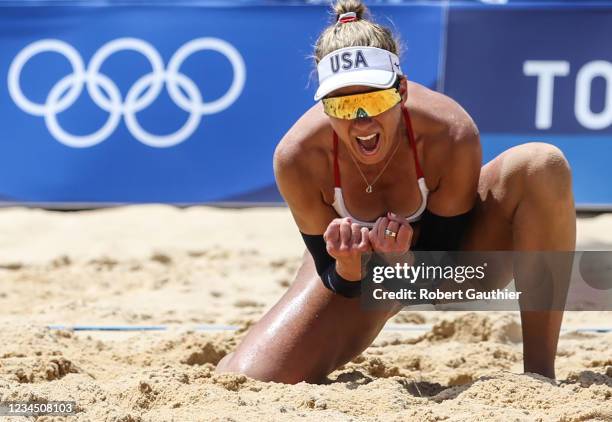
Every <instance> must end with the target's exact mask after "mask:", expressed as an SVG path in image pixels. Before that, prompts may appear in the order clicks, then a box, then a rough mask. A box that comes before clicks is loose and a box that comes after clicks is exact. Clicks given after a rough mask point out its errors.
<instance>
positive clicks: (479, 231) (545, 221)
mask: <svg viewBox="0 0 612 422" xmlns="http://www.w3.org/2000/svg"><path fill="white" fill-rule="evenodd" d="M478 193H479V201H478V202H477V205H476V209H475V215H474V220H473V221H474V223H473V224H472V226H471V227H470V230H469V234H468V238H467V244H466V249H469V250H483V251H487V250H489V251H491V250H514V251H573V250H574V249H575V246H576V214H575V210H574V201H573V195H572V187H571V173H570V169H569V165H568V163H567V161H566V160H565V158H564V157H563V154H562V153H561V151H559V150H558V149H557V148H556V147H554V146H552V145H548V144H543V143H530V144H524V145H519V146H517V147H514V148H511V149H509V150H507V151H505V152H503V153H502V154H500V155H499V156H498V157H496V158H495V159H494V160H492V161H491V162H489V163H488V164H487V165H486V166H484V167H483V168H482V171H481V176H480V182H479V189H478ZM509 270H511V269H509ZM514 278H515V283H516V285H517V288H518V289H519V290H522V291H524V292H525V293H526V294H529V292H531V293H532V295H537V294H538V290H542V285H541V284H542V283H546V282H548V281H550V280H533V279H532V278H531V277H527V279H526V278H525V277H524V274H521V273H519V272H518V271H517V268H514ZM556 282H557V283H560V285H559V286H547V287H546V288H550V289H554V288H555V287H556V290H557V291H558V290H562V289H564V288H566V287H567V286H565V285H563V280H562V279H561V278H559V279H557V280H556ZM536 283H537V284H538V285H535V284H536ZM546 288H544V289H543V290H544V291H546ZM549 291H550V290H549ZM521 306H523V303H521ZM562 318H563V311H559V310H550V311H534V310H525V311H522V312H521V320H522V331H523V360H524V369H525V372H535V373H539V374H542V375H545V376H547V377H550V378H554V376H555V369H554V361H555V354H556V350H557V341H558V339H559V330H560V328H561V320H562Z"/></svg>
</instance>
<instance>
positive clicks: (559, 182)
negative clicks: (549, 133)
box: [522, 142, 572, 200]
mask: <svg viewBox="0 0 612 422" xmlns="http://www.w3.org/2000/svg"><path fill="white" fill-rule="evenodd" d="M524 147H525V150H526V151H525V154H524V155H523V157H524V159H525V162H524V163H523V166H522V167H523V170H524V172H523V176H524V180H523V181H524V187H525V189H526V192H527V193H534V194H536V195H538V196H540V197H543V198H547V199H552V200H555V199H566V198H568V196H571V195H570V194H571V189H572V172H571V168H570V165H569V162H568V161H567V159H566V158H565V156H564V154H563V152H562V151H561V150H560V149H559V148H557V147H556V146H554V145H551V144H547V143H543V142H532V143H529V144H525V145H524Z"/></svg>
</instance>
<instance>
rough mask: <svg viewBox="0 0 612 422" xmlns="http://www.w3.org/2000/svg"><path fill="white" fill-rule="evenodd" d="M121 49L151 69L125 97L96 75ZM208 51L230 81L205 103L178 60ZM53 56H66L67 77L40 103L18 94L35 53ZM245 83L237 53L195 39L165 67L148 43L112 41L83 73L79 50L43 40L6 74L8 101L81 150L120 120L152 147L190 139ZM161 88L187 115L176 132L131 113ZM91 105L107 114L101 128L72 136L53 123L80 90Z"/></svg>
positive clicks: (225, 46)
mask: <svg viewBox="0 0 612 422" xmlns="http://www.w3.org/2000/svg"><path fill="white" fill-rule="evenodd" d="M124 50H130V51H135V52H137V53H140V54H142V55H143V56H144V57H145V58H146V59H147V60H148V61H149V64H150V65H151V72H150V73H147V74H145V75H143V76H141V77H140V78H139V79H138V80H137V81H136V82H134V84H133V85H132V86H131V87H130V89H129V91H128V92H127V94H126V96H125V99H122V97H121V92H120V91H119V88H118V87H117V85H116V84H115V83H114V82H113V81H112V80H111V79H110V78H109V77H108V76H106V75H104V74H103V73H100V69H101V67H102V65H103V63H104V62H105V61H106V59H108V58H109V57H110V56H111V55H113V54H115V53H117V52H119V51H124ZM202 50H213V51H216V52H218V53H221V54H223V55H224V56H225V58H227V59H228V60H229V62H230V64H231V65H232V69H233V73H234V75H233V77H234V78H233V81H232V84H231V86H230V87H229V89H228V90H227V92H226V93H225V94H223V96H221V97H220V98H217V99H216V100H214V101H211V102H208V103H205V102H204V101H203V99H202V93H201V92H200V89H199V88H198V86H197V85H196V83H195V82H194V81H193V80H192V79H190V78H188V77H187V76H186V75H185V74H183V73H180V68H181V66H182V64H183V62H184V61H185V60H186V59H187V58H188V57H189V56H191V55H192V54H193V53H195V52H197V51H202ZM46 52H52V53H58V54H61V55H63V56H64V57H66V59H68V61H69V62H70V65H71V67H72V73H71V74H69V75H67V76H64V77H63V78H62V79H60V80H59V81H58V82H57V83H56V84H55V85H54V86H53V87H52V88H51V90H50V91H49V94H48V95H47V99H46V101H45V103H44V104H40V103H35V102H33V101H30V100H29V99H28V98H27V97H26V96H25V95H24V93H23V91H22V90H21V85H20V77H21V72H22V70H23V67H24V66H25V64H26V63H27V62H28V61H29V60H30V59H31V58H32V57H34V56H36V55H37V54H40V53H46ZM245 80H246V66H245V64H244V60H243V58H242V56H241V55H240V53H239V52H238V50H236V48H234V47H233V46H232V45H231V44H229V43H228V42H226V41H223V40H221V39H218V38H197V39H194V40H191V41H189V42H187V43H185V44H184V45H182V46H181V47H180V48H179V49H178V50H177V51H176V52H175V53H174V55H173V56H172V57H171V58H170V61H169V62H168V67H167V69H164V62H163V60H162V58H161V56H160V54H159V53H158V52H157V50H156V49H155V48H154V47H153V46H152V45H151V44H149V43H148V42H146V41H143V40H141V39H138V38H117V39H115V40H113V41H110V42H108V43H106V44H104V45H103V46H102V47H101V48H100V49H99V50H98V51H97V52H96V53H95V54H94V55H93V57H92V58H91V60H90V61H89V65H88V66H87V69H86V68H85V64H84V63H83V59H82V58H81V56H80V54H79V53H78V51H77V50H76V49H75V48H74V47H72V46H71V45H70V44H68V43H66V42H64V41H60V40H55V39H43V40H39V41H36V42H33V43H32V44H29V45H28V46H26V47H25V48H24V49H23V50H21V51H20V52H19V53H18V54H17V55H16V56H15V58H14V59H13V61H12V63H11V66H10V68H9V72H8V90H9V93H10V95H11V98H12V99H13V101H14V102H15V104H17V106H18V107H19V108H21V109H22V110H23V111H25V112H26V113H29V114H32V115H35V116H43V117H44V118H45V124H46V125H47V129H48V130H49V133H51V135H52V136H53V137H54V138H55V139H56V140H57V141H58V142H61V143H62V144H64V145H67V146H69V147H73V148H86V147H91V146H94V145H96V144H98V143H100V142H103V141H105V140H106V139H107V138H108V137H109V136H111V135H112V134H113V132H114V131H115V130H116V129H117V126H118V125H119V123H120V122H121V117H122V116H123V117H124V120H125V125H126V127H127V129H128V131H129V132H130V133H131V134H132V136H134V138H136V139H137V140H138V141H140V142H142V143H143V144H145V145H149V146H151V147H157V148H164V147H171V146H173V145H176V144H178V143H181V142H183V141H184V140H185V139H187V138H189V137H190V136H191V135H192V134H193V132H194V131H195V130H196V129H197V128H198V126H199V124H200V121H201V119H202V116H203V115H208V114H215V113H219V112H221V111H223V110H225V109H226V108H228V107H229V106H231V105H232V104H233V103H234V101H236V100H237V99H238V97H239V96H240V94H241V93H242V89H243V88H244V83H245ZM164 83H165V84H166V87H167V90H168V94H169V96H170V98H171V99H172V101H174V103H175V104H176V105H177V106H178V107H180V108H181V109H182V110H184V111H186V112H188V113H189V117H188V118H187V121H186V122H185V123H184V124H183V126H182V127H181V128H180V129H178V130H177V131H176V132H174V133H171V134H169V135H154V134H151V133H149V132H147V131H146V130H144V129H143V128H142V126H141V125H140V123H139V122H138V119H137V118H136V114H137V113H138V112H140V111H142V110H143V109H145V108H147V107H148V106H150V105H151V104H152V103H153V101H155V100H156V99H157V97H158V96H159V94H160V93H161V90H162V88H163V86H164ZM84 86H85V87H87V92H88V93H89V95H90V96H91V99H92V100H93V102H94V103H95V104H96V105H97V106H98V107H100V108H101V109H102V110H104V111H106V112H107V113H109V117H108V119H107V120H106V122H105V123H104V125H103V126H102V127H101V128H100V129H98V130H97V131H95V132H93V133H90V134H89V135H82V136H77V135H73V134H71V133H68V132H67V131H65V130H64V129H63V128H62V127H61V126H60V124H59V122H58V120H57V115H58V114H59V113H61V112H63V111H65V110H66V109H68V108H69V107H70V106H72V105H73V104H74V103H75V102H76V100H77V99H78V98H79V96H80V95H81V92H82V91H83V87H84Z"/></svg>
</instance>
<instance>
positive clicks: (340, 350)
mask: <svg viewBox="0 0 612 422" xmlns="http://www.w3.org/2000/svg"><path fill="white" fill-rule="evenodd" d="M478 191H479V197H478V199H477V202H476V206H475V210H474V219H473V224H472V225H471V227H470V228H469V230H468V234H467V238H466V243H465V249H468V250H483V251H493V250H508V251H510V250H518V251H571V250H573V249H574V247H575V232H576V219H575V212H574V204H573V197H572V191H571V175H570V170H569V166H568V164H567V161H566V160H565V158H564V157H563V155H562V153H561V152H560V151H559V150H558V149H557V148H555V147H553V146H551V145H547V144H541V143H531V144H525V145H520V146H517V147H514V148H511V149H510V150H508V151H505V152H504V153H502V154H501V155H499V156H498V157H496V158H495V159H494V160H492V161H491V162H490V163H488V164H487V165H485V166H484V167H483V168H482V171H481V176H480V182H479V189H478ZM499 275H500V277H499V279H500V280H502V281H503V282H505V283H507V281H508V280H509V279H511V278H512V268H511V267H509V268H508V269H507V274H506V275H504V274H499ZM495 281H496V280H494V281H493V282H495ZM519 283H520V280H518V279H517V284H519ZM487 287H491V286H487ZM537 287H538V286H532V288H537ZM527 288H529V286H527V287H525V288H523V287H522V289H524V290H526V289H527ZM396 311H397V309H394V310H390V311H365V310H363V309H362V308H361V303H360V300H358V299H345V298H343V297H341V296H338V295H335V294H333V293H331V292H330V291H328V290H326V289H325V288H324V287H323V285H322V283H321V280H320V279H319V277H318V275H317V273H316V271H315V268H314V263H313V262H312V257H311V256H310V255H309V254H306V255H305V257H304V262H303V264H302V267H301V269H300V270H299V272H298V275H297V278H296V281H295V282H294V283H293V284H292V286H291V287H290V288H289V290H288V291H287V292H286V293H285V295H284V296H283V297H282V298H281V300H280V301H279V302H278V303H277V304H276V305H275V306H274V307H273V308H272V309H271V310H270V311H269V312H268V313H267V314H266V315H265V316H264V317H263V318H262V319H261V320H260V321H259V322H258V323H257V324H256V325H255V326H253V328H251V330H250V331H249V333H248V334H247V336H246V337H245V339H244V340H243V342H242V343H241V344H240V345H239V346H238V348H237V349H236V351H235V352H234V353H232V354H230V355H228V356H226V357H225V358H224V359H223V360H222V361H221V362H219V365H218V366H217V371H219V372H240V373H244V374H246V375H249V376H251V377H253V378H257V379H261V380H270V381H277V382H285V383H296V382H300V381H309V382H317V381H320V380H321V379H322V378H323V377H325V376H326V375H327V374H329V373H330V372H332V371H333V370H334V369H336V368H337V367H338V366H340V365H342V364H344V363H346V362H348V361H349V360H351V359H352V358H353V357H355V356H357V355H358V354H359V353H361V352H362V351H363V350H364V349H366V348H367V347H368V346H369V345H370V343H371V342H372V341H373V340H374V339H375V338H376V336H377V335H378V333H379V332H380V330H381V329H382V327H383V326H384V324H385V322H386V321H387V319H388V318H390V317H391V316H392V315H394V314H395V312H396ZM562 317H563V312H561V311H548V312H528V311H525V312H521V319H522V322H523V324H522V327H523V343H524V361H525V371H528V372H536V373H540V374H542V375H546V376H548V377H551V378H552V377H554V358H555V352H556V348H557V340H558V338H559V329H560V326H561V319H562Z"/></svg>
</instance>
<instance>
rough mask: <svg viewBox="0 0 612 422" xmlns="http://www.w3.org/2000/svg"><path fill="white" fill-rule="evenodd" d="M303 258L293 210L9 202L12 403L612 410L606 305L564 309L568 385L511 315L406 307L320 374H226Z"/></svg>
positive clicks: (591, 241) (596, 417)
mask: <svg viewBox="0 0 612 422" xmlns="http://www.w3.org/2000/svg"><path fill="white" fill-rule="evenodd" d="M578 248H579V249H604V250H606V249H607V250H612V215H601V216H598V217H594V218H585V219H580V220H579V222H578ZM302 251H303V245H302V241H301V238H300V236H299V233H298V232H297V230H296V228H295V226H294V224H293V221H292V219H291V216H290V213H289V212H288V211H287V210H286V209H284V208H276V209H254V210H228V209H214V208H206V207H194V208H189V209H176V208H173V207H169V206H159V205H152V206H133V207H123V208H115V209H107V210H97V211H87V212H79V213H59V212H48V211H41V210H28V209H19V208H12V209H3V210H0V281H1V283H2V288H1V289H0V333H1V334H0V401H6V400H74V401H76V402H77V410H78V413H77V416H75V417H70V418H60V417H39V418H38V419H37V420H38V421H60V420H70V421H123V422H128V421H191V420H201V421H210V420H218V421H243V420H245V421H247V420H248V421H250V420H258V421H277V420H307V421H308V420H317V421H320V420H321V419H325V420H326V421H348V420H354V421H362V420H363V421H387V420H392V421H393V420H397V421H406V420H409V421H438V420H447V421H472V420H478V419H480V420H494V421H514V420H518V421H534V420H541V421H606V420H607V421H610V420H612V352H610V350H612V333H607V334H604V333H584V332H578V331H577V329H579V328H581V327H610V326H612V313H610V312H581V313H578V312H571V313H566V315H565V319H564V325H563V330H564V331H563V333H562V336H561V339H560V344H559V349H558V356H557V378H558V379H557V380H556V381H555V380H550V379H547V378H544V377H541V376H538V375H533V374H526V375H523V374H522V354H521V347H522V345H521V335H520V325H519V317H518V314H516V313H512V312H496V313H493V312H489V313H485V312H480V313H469V312H434V311H427V312H413V311H403V312H401V313H400V314H398V316H396V317H395V318H394V319H393V320H392V321H390V324H389V325H388V326H387V329H386V330H385V331H383V332H382V333H381V335H380V336H379V337H378V338H377V339H376V341H375V342H374V344H372V346H371V347H370V348H368V349H367V350H366V351H365V352H364V353H363V354H362V355H361V356H359V357H358V358H357V359H355V360H354V361H353V362H351V363H349V364H347V365H345V367H343V368H340V369H339V370H338V371H336V372H334V373H333V374H331V375H330V376H329V377H328V380H327V381H326V382H325V383H323V384H319V385H313V384H306V383H300V384H297V385H283V384H276V383H263V382H259V381H255V380H252V379H249V378H247V377H244V376H241V375H228V374H225V375H217V374H215V373H214V368H215V365H216V364H217V362H218V361H219V360H220V359H221V358H222V357H223V356H224V355H225V354H227V353H228V352H230V351H231V350H232V349H233V348H234V347H235V345H236V344H237V343H238V342H239V341H240V338H241V337H242V336H243V335H244V332H245V330H246V329H247V328H248V327H249V325H250V324H252V323H253V322H255V321H257V320H258V319H259V318H260V317H261V315H262V314H263V313H264V312H265V311H266V309H268V308H269V307H270V306H271V305H272V304H273V303H274V302H275V301H276V300H277V299H278V298H279V297H280V296H281V295H282V294H283V292H284V291H285V289H286V287H287V286H288V285H289V283H290V282H291V280H292V277H293V274H294V272H295V270H296V268H297V266H298V263H299V261H300V256H301V253H302ZM50 324H59V325H73V324H81V325H105V324H106V325H109V324H124V325H165V326H167V327H169V329H168V330H167V331H155V332H137V333H115V332H76V331H71V330H67V329H64V330H51V329H49V328H47V325H50ZM211 326H214V327H221V328H223V327H226V328H231V327H236V328H237V330H223V331H210V330H207V331H203V330H201V328H202V327H209V328H210V327H211ZM410 327H412V328H414V330H407V328H410ZM0 420H7V421H10V420H14V421H21V420H24V418H8V417H6V418H4V419H2V417H0Z"/></svg>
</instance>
